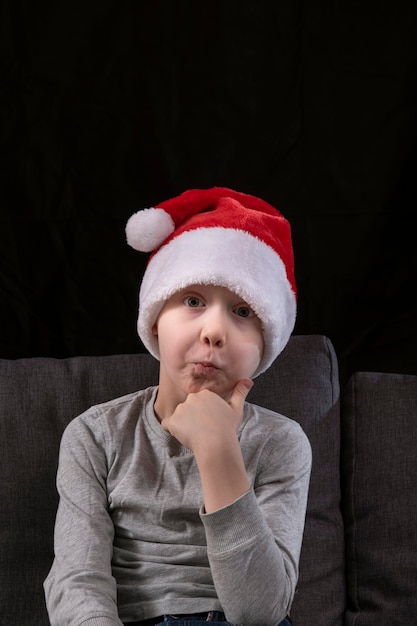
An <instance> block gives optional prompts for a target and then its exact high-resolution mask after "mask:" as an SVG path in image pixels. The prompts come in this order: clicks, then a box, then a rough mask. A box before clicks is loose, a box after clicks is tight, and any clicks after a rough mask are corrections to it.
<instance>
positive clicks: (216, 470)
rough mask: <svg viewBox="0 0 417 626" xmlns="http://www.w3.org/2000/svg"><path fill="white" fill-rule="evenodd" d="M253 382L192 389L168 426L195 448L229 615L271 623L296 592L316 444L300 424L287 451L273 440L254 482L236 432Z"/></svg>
mask: <svg viewBox="0 0 417 626" xmlns="http://www.w3.org/2000/svg"><path fill="white" fill-rule="evenodd" d="M250 386H251V384H250V382H249V381H247V382H246V381H240V382H239V383H238V384H237V385H236V387H235V390H234V392H233V394H232V396H231V399H230V400H229V402H228V403H226V402H224V401H223V400H222V399H221V398H219V396H216V394H213V393H211V392H210V391H202V392H199V393H197V394H190V395H189V396H188V397H187V400H186V401H185V403H183V404H182V405H179V406H178V407H177V409H176V411H175V412H174V414H173V415H172V416H171V417H170V418H168V420H164V421H163V422H162V425H163V426H164V427H165V428H166V429H167V430H169V431H170V432H171V434H173V435H174V436H175V437H176V438H177V439H179V440H180V441H181V442H182V443H183V445H185V446H187V447H188V448H190V449H191V450H193V452H194V455H195V458H196V462H197V466H198V468H199V472H200V478H201V483H202V487H203V494H204V510H203V512H202V519H203V523H204V525H205V528H206V536H207V549H208V556H209V560H210V566H211V571H212V575H213V580H214V584H215V587H216V591H217V594H218V596H219V600H220V602H221V604H222V607H223V610H224V611H225V613H226V616H227V619H228V620H229V621H231V622H234V623H238V624H239V623H244V624H245V626H246V625H247V626H251V625H253V626H257V625H258V624H260V623H262V624H264V625H265V626H266V625H268V624H276V623H278V622H279V621H280V620H282V619H283V617H285V614H286V613H287V611H288V610H289V607H290V605H291V602H292V599H293V597H294V592H295V585H296V582H297V578H298V560H299V555H300V549H301V541H302V535H303V529H304V519H305V510H306V504H307V493H308V483H309V477H310V467H311V449H310V445H309V443H308V440H307V438H306V436H305V435H304V433H303V432H302V431H301V429H300V428H299V427H298V426H295V425H294V428H293V430H292V432H291V435H290V436H289V437H288V441H287V442H286V447H285V454H284V455H283V454H282V449H283V448H282V445H281V446H278V445H274V442H273V441H271V442H268V443H269V445H267V446H266V447H265V450H264V452H263V455H264V456H265V457H267V458H265V460H264V463H263V465H264V467H265V471H264V472H263V475H261V476H258V477H257V485H255V490H252V489H251V485H250V483H249V479H248V476H247V473H246V469H245V465H244V462H243V457H242V452H241V448H240V443H239V440H238V437H237V429H238V426H239V424H240V421H241V419H242V415H243V404H244V400H245V398H246V395H247V393H248V391H249V388H250ZM275 443H277V442H275ZM277 450H280V451H281V452H277Z"/></svg>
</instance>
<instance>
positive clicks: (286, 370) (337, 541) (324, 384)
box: [249, 336, 345, 626]
mask: <svg viewBox="0 0 417 626" xmlns="http://www.w3.org/2000/svg"><path fill="white" fill-rule="evenodd" d="M339 395H340V394H339V379H338V366H337V360H336V355H335V352H334V349H333V346H332V344H331V342H330V341H329V340H328V339H326V338H325V337H321V336H295V337H293V338H292V340H291V342H290V344H289V345H288V346H287V348H286V349H285V350H284V352H283V353H282V355H281V356H280V357H279V359H278V360H277V361H276V363H275V365H274V366H273V367H272V368H271V369H270V370H269V371H268V372H266V374H264V375H262V376H261V377H259V379H257V380H256V381H255V386H254V387H253V389H252V391H251V392H250V396H249V399H250V400H251V401H253V402H256V403H257V404H261V405H264V406H267V407H269V408H271V409H273V410H275V411H279V412H281V413H283V414H284V415H287V416H288V417H291V418H293V419H295V420H296V421H298V422H299V423H300V424H301V426H302V427H303V429H304V431H305V433H306V434H307V436H308V438H309V440H310V443H311V447H312V451H313V465H312V471H311V482H310V494H309V500H308V507H307V518H306V526H305V532H304V541H303V547H302V552H301V560H300V578H299V584H298V590H297V592H296V596H295V600H294V603H293V607H292V610H291V617H292V619H293V622H294V626H297V625H298V624H299V625H300V626H317V624H320V626H341V624H342V623H343V613H344V609H345V556H344V528H343V521H342V515H341V510H340V505H341V502H340V500H341V493H340V414H339V400H340V398H339Z"/></svg>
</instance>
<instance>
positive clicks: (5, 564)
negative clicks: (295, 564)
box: [0, 336, 417, 626]
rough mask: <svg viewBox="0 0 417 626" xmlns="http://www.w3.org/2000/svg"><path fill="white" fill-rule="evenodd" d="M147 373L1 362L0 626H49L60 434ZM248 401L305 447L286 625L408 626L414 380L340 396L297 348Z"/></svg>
mask: <svg viewBox="0 0 417 626" xmlns="http://www.w3.org/2000/svg"><path fill="white" fill-rule="evenodd" d="M157 372H158V368H157V363H156V362H155V361H154V360H153V359H152V357H150V356H148V355H143V354H136V355H118V356H108V357H77V358H71V359H64V360H55V359H48V358H34V359H23V360H16V361H7V360H2V361H1V360H0V407H1V415H0V441H1V446H2V451H1V455H0V470H1V471H0V539H1V540H0V563H1V570H0V624H1V626H43V625H46V624H48V619H47V614H46V610H45V604H44V599H43V589H42V582H43V579H44V578H45V576H46V574H47V572H48V570H49V567H50V565H51V562H52V558H53V525H54V517H55V511H56V506H57V496H56V492H55V473H56V469H57V460H58V447H59V441H60V437H61V434H62V431H63V429H64V428H65V426H66V424H68V422H69V421H70V420H71V419H72V418H73V417H75V416H76V415H78V414H79V413H81V412H82V411H83V410H84V409H86V408H88V407H89V406H90V405H92V404H95V403H97V402H102V401H105V400H108V399H110V398H113V397H116V396H119V395H123V394H126V393H129V392H131V391H134V390H136V389H139V388H142V387H145V386H148V385H151V384H154V383H155V382H156V380H157ZM249 399H250V400H251V401H253V402H256V403H259V404H263V405H265V406H269V407H271V408H272V409H275V410H277V411H280V412H282V413H284V414H286V415H288V416H289V417H292V418H293V419H295V420H297V421H299V422H300V423H301V425H302V426H303V428H304V430H305V432H306V433H307V435H308V437H309V438H310V441H311V444H312V448H313V470H312V478H311V488H310V495H309V503H308V513H307V520H306V528H305V538H304V544H303V550H302V556H301V563H300V580H299V585H298V591H297V593H296V597H295V601H294V605H293V609H292V618H293V622H294V625H295V626H313V625H314V626H317V625H318V626H342V624H344V625H345V626H353V625H355V626H377V625H378V626H388V624H390V625H391V624H394V625H396V626H401V625H404V626H405V625H407V626H411V625H415V624H417V525H416V520H417V484H416V483H417V481H416V478H417V376H404V375H395V374H377V373H357V374H355V375H354V376H353V377H352V379H351V380H350V381H349V383H348V385H347V387H346V389H344V390H343V394H342V396H341V397H340V393H339V379H338V365H337V359H336V355H335V352H334V350H333V347H332V345H331V343H330V342H329V340H328V339H326V338H325V337H321V336H295V337H293V338H292V339H291V340H290V343H289V345H288V346H287V348H286V349H285V351H284V352H283V354H282V355H281V356H280V357H279V359H278V360H277V361H276V363H275V364H274V366H273V367H272V368H271V369H270V370H269V371H268V372H267V373H266V374H263V375H262V376H261V377H259V378H258V379H257V381H256V384H255V387H254V388H253V389H252V391H251V393H250V396H249ZM260 626H262V625H260Z"/></svg>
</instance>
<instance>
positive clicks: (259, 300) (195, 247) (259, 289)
mask: <svg viewBox="0 0 417 626" xmlns="http://www.w3.org/2000/svg"><path fill="white" fill-rule="evenodd" d="M193 284H204V285H217V286H223V287H227V288H228V289H230V291H232V292H234V293H236V294H237V295H239V296H240V297H241V298H243V299H244V300H245V301H246V302H247V303H248V304H249V305H250V306H251V308H252V309H253V310H254V312H255V313H256V314H257V315H258V317H259V318H260V320H261V322H262V326H263V331H264V343H265V349H264V354H263V356H262V360H261V363H260V364H259V367H258V369H257V371H256V372H255V374H254V376H258V375H259V374H261V373H262V372H263V371H265V370H266V369H267V368H268V367H269V366H270V365H271V363H272V362H273V361H274V360H275V359H276V357H277V356H278V355H279V354H280V352H281V351H282V350H283V349H284V347H285V345H286V344H287V342H288V339H289V337H290V335H291V332H292V331H293V328H294V324H295V317H296V296H295V293H294V291H293V290H292V288H291V285H290V283H289V281H288V278H287V274H286V269H285V266H284V263H283V261H282V260H281V259H280V257H279V256H278V255H277V253H276V252H275V251H274V250H273V249H272V248H271V247H270V246H269V245H267V244H266V243H264V242H263V241H261V240H260V239H258V238H257V237H254V236H253V235H251V234H249V233H247V232H245V231H243V230H238V229H233V228H222V227H215V228H197V229H194V230H189V231H186V232H184V233H182V234H180V235H178V236H177V237H174V238H173V239H172V240H171V241H170V242H169V243H167V244H166V245H163V246H162V247H161V248H160V249H159V250H158V252H157V253H156V254H155V255H154V256H153V257H152V258H151V259H150V261H149V263H148V266H147V269H146V271H145V274H144V277H143V280H142V285H141V289H140V295H139V299H140V303H139V317H138V332H139V336H140V338H141V339H142V341H143V343H144V345H145V346H146V348H147V349H148V350H149V352H150V353H151V354H153V355H154V356H155V357H156V358H159V349H158V340H157V338H156V337H154V335H153V334H152V327H153V325H154V324H155V322H156V320H157V317H158V315H159V313H160V311H161V309H162V307H163V306H164V304H165V302H166V301H167V300H168V298H170V296H172V295H173V294H174V293H176V292H178V291H180V290H181V289H184V288H186V287H188V286H190V285H193Z"/></svg>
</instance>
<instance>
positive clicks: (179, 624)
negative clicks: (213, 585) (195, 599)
mask: <svg viewBox="0 0 417 626" xmlns="http://www.w3.org/2000/svg"><path fill="white" fill-rule="evenodd" d="M161 619H162V621H156V620H155V621H154V620H144V621H141V622H129V623H126V625H125V626H148V625H150V624H153V625H154V626H202V624H203V623H204V622H206V623H207V622H208V623H210V624H211V626H235V624H232V623H231V622H226V621H225V620H226V618H225V616H224V615H223V613H221V612H220V611H211V612H210V613H209V614H208V616H207V617H202V616H201V615H193V614H190V615H175V616H174V615H164V616H163V617H162V618H161ZM277 626H291V622H290V621H288V619H287V618H286V619H283V620H282V622H280V623H279V624H277Z"/></svg>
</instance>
